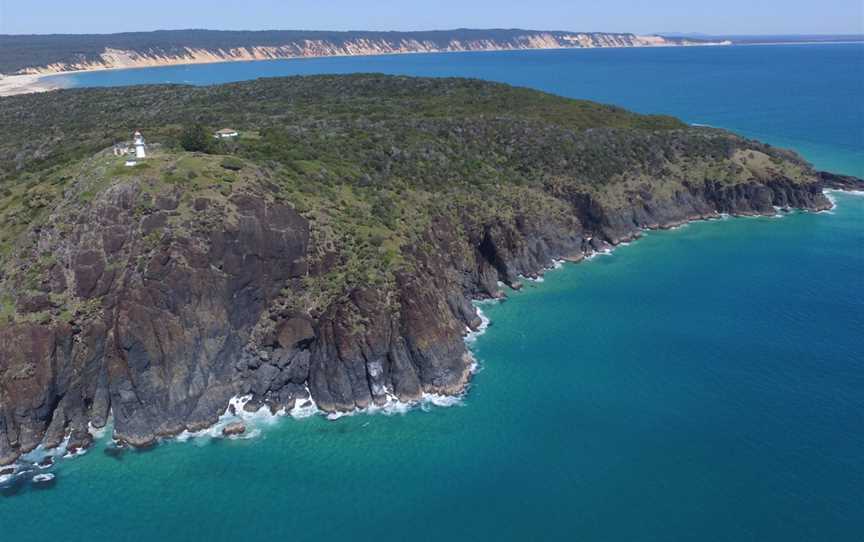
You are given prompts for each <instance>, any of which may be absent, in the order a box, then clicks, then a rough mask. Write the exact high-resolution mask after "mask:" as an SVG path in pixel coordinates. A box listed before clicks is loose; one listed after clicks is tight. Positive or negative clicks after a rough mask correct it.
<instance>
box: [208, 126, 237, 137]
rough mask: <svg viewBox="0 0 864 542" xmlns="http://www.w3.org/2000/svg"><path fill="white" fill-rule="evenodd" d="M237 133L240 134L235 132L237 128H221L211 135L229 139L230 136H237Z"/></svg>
mask: <svg viewBox="0 0 864 542" xmlns="http://www.w3.org/2000/svg"><path fill="white" fill-rule="evenodd" d="M239 135H240V134H239V133H238V132H237V130H232V129H231V128H222V129H221V130H219V131H218V132H216V133H215V134H213V137H215V138H216V139H231V138H232V137H237V136H239Z"/></svg>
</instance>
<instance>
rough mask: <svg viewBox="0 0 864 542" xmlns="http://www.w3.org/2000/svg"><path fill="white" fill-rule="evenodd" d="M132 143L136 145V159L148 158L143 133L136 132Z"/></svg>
mask: <svg viewBox="0 0 864 542" xmlns="http://www.w3.org/2000/svg"><path fill="white" fill-rule="evenodd" d="M132 141H133V143H134V145H135V158H138V159H141V158H147V150H146V146H147V144H146V143H145V142H144V136H143V135H141V132H137V131H136V132H135V134H134V135H133V136H132Z"/></svg>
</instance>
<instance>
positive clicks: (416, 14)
mask: <svg viewBox="0 0 864 542" xmlns="http://www.w3.org/2000/svg"><path fill="white" fill-rule="evenodd" d="M862 6H864V0H721V1H716V0H714V1H706V0H583V1H578V0H424V1H411V0H374V1H365V2H364V1H362V0H314V1H313V0H231V1H227V2H221V1H217V0H140V1H138V2H135V1H128V0H0V33H2V34H24V33H38V34H46V33H107V32H121V31H134V30H155V29H169V28H211V29H244V30H247V29H252V30H259V29H314V30H429V29H447V28H457V27H471V28H492V27H501V28H513V27H519V28H531V29H543V30H546V29H554V30H586V31H588V30H593V31H607V32H637V33H653V32H702V33H713V34H783V33H787V34H811V33H812V34H819V33H822V34H851V33H862V32H864V8H862Z"/></svg>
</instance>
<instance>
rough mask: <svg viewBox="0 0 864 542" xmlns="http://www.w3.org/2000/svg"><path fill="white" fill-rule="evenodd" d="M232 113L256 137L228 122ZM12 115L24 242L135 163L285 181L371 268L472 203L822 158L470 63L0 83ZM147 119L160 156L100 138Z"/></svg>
mask: <svg viewBox="0 0 864 542" xmlns="http://www.w3.org/2000/svg"><path fill="white" fill-rule="evenodd" d="M223 127H230V128H233V129H236V130H239V131H240V133H241V137H240V138H239V139H237V140H230V141H217V140H215V139H214V138H212V136H211V135H210V134H212V131H214V130H216V129H219V128H223ZM0 129H2V130H3V133H4V134H7V135H6V137H4V138H2V139H0V226H2V227H0V230H2V234H0V249H2V251H0V252H6V253H8V251H9V250H11V249H12V246H13V244H14V242H15V239H16V238H17V237H18V235H19V234H20V233H21V232H22V231H24V230H26V229H28V228H31V227H33V226H34V225H35V224H38V222H39V221H40V220H43V219H44V218H45V217H46V216H48V215H49V214H50V213H52V212H54V211H55V210H56V208H57V205H58V204H59V202H61V201H62V200H64V199H65V200H67V202H68V200H69V198H73V199H75V198H78V199H81V200H82V201H83V202H84V203H86V201H87V200H88V199H89V198H92V197H94V196H95V195H96V194H98V192H99V191H100V190H104V189H105V188H106V187H108V186H111V185H112V184H114V183H118V182H123V181H124V179H138V178H143V179H147V182H150V183H153V182H156V183H160V184H164V185H165V186H166V187H169V188H170V187H172V186H173V187H176V188H179V189H181V190H184V191H186V192H187V199H190V201H191V198H192V197H193V196H194V194H195V193H196V191H200V190H207V191H209V192H208V193H216V194H219V193H221V194H222V195H223V196H227V195H230V193H231V192H232V191H237V190H240V189H242V186H245V185H247V184H249V183H251V184H254V185H262V184H263V185H266V186H269V187H270V189H272V190H274V191H275V192H276V194H277V197H278V198H279V199H280V200H281V201H285V202H288V203H290V204H291V205H292V206H294V207H295V208H296V209H298V210H299V211H300V212H301V213H302V214H303V215H304V216H306V217H307V218H310V220H313V221H315V220H317V221H318V222H317V223H318V224H325V223H326V224H327V225H328V226H327V228H324V229H322V230H321V231H320V233H321V234H322V235H324V236H328V238H329V239H330V241H333V242H337V241H338V242H340V243H344V242H346V240H348V239H350V240H351V241H350V243H348V244H349V245H352V246H356V247H362V251H361V250H360V249H357V250H358V252H357V253H356V256H358V259H357V261H356V262H355V263H356V266H355V268H356V269H360V268H364V267H365V268H368V269H375V268H376V267H377V266H380V265H383V266H388V265H389V264H391V263H392V262H393V261H395V260H397V259H398V258H399V254H400V250H401V247H405V246H407V245H408V244H410V243H412V242H416V241H417V240H418V239H420V238H421V237H422V236H423V234H424V231H425V229H426V228H428V224H429V223H430V221H431V220H432V218H433V217H434V216H436V214H439V213H450V212H454V209H459V212H460V213H467V215H466V216H472V217H476V220H478V221H481V220H484V219H485V218H488V217H492V216H496V214H502V213H503V214H507V213H510V212H512V210H513V209H515V208H521V209H523V211H524V209H525V208H527V207H531V208H532V209H534V211H532V212H534V213H543V212H558V213H562V214H565V213H566V210H565V208H564V207H562V201H561V200H562V199H563V200H564V201H567V200H572V198H573V197H574V196H573V194H579V193H584V194H590V195H591V197H592V198H594V199H595V200H597V201H599V202H601V203H603V204H604V205H607V206H609V207H610V208H615V207H622V206H626V205H627V203H628V201H629V200H630V199H632V197H634V196H633V195H634V194H635V195H636V196H637V197H664V198H668V197H671V194H672V193H673V191H676V190H681V187H682V184H681V183H682V182H691V181H692V182H704V181H705V180H706V179H710V180H711V181H712V182H725V183H736V182H743V181H747V180H748V179H752V178H753V177H754V175H759V174H761V173H760V172H762V173H764V172H765V171H766V168H767V171H770V170H771V168H774V170H775V171H777V172H782V174H783V175H784V176H786V177H792V178H796V177H802V178H803V176H806V175H807V174H808V172H810V169H809V166H807V165H806V164H805V163H804V162H803V161H801V160H800V159H799V158H797V157H796V156H794V155H792V154H791V153H786V152H784V151H780V150H777V149H772V148H770V147H767V146H765V145H762V144H759V143H756V142H753V141H748V140H744V139H742V138H739V137H737V136H734V135H732V134H729V133H727V132H724V131H720V130H713V129H705V128H691V127H688V126H686V125H685V124H683V123H681V122H680V121H678V120H676V119H674V118H671V117H666V116H651V115H638V114H634V113H631V112H628V111H626V110H624V109H621V108H618V107H614V106H608V105H602V104H597V103H592V102H586V101H579V100H570V99H566V98H561V97H558V96H553V95H549V94H544V93H541V92H537V91H533V90H528V89H521V88H513V87H510V86H506V85H501V84H494V83H487V82H481V81H474V80H464V79H417V78H408V77H391V76H382V75H355V76H315V77H295V78H280V79H264V80H258V81H253V82H246V83H237V84H230V85H223V86H215V87H186V86H150V87H127V88H116V89H83V90H64V91H58V92H52V93H46V94H35V95H28V96H19V97H12V98H3V99H0ZM134 130H142V131H143V132H144V134H145V136H146V137H147V140H148V142H149V144H150V147H151V151H152V152H153V153H154V158H153V159H152V160H150V161H148V162H146V163H143V164H141V165H139V167H137V168H123V167H122V160H121V161H120V162H118V163H117V165H116V166H110V167H106V165H105V162H104V161H103V160H104V159H103V158H99V156H101V155H100V154H99V153H100V151H103V150H105V149H109V148H110V147H111V146H112V144H114V143H115V142H120V141H128V140H129V138H130V134H131V133H132V132H133V131H134ZM745 149H746V150H747V152H748V153H749V154H747V155H745V156H743V157H742V155H741V152H743V150H745ZM94 157H96V158H94ZM97 158H98V160H97ZM94 160H96V162H94ZM97 162H98V165H94V164H97ZM110 163H112V162H110V160H109V162H108V164H109V165H110ZM235 181H239V182H236V183H235ZM651 194H653V196H652V195H651ZM220 197H221V196H220ZM526 206H527V207H526ZM448 209H449V210H448ZM469 211H470V212H469ZM484 217H485V218H484ZM472 220H473V219H472ZM379 256H380V257H382V258H381V259H379ZM372 260H376V261H375V262H372ZM370 262H371V263H370Z"/></svg>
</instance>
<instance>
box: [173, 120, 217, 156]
mask: <svg viewBox="0 0 864 542" xmlns="http://www.w3.org/2000/svg"><path fill="white" fill-rule="evenodd" d="M180 146H181V147H183V150H186V151H188V152H210V149H211V148H212V146H213V141H212V140H211V138H210V134H208V133H207V130H206V129H205V128H204V127H203V126H201V125H200V124H193V125H191V126H187V127H186V128H184V129H183V134H182V135H181V136H180Z"/></svg>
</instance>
